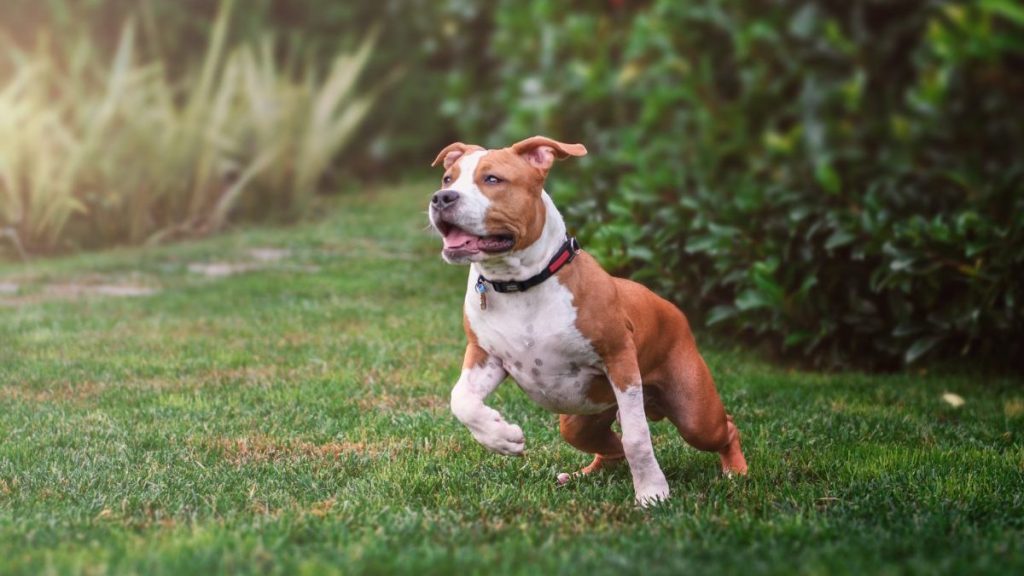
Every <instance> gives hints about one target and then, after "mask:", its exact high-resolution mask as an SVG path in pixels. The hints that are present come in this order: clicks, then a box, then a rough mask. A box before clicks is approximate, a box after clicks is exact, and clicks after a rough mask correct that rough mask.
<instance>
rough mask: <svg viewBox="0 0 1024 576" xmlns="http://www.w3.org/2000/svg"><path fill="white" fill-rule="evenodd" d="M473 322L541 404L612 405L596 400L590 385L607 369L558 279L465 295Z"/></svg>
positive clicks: (595, 408)
mask: <svg viewBox="0 0 1024 576" xmlns="http://www.w3.org/2000/svg"><path fill="white" fill-rule="evenodd" d="M466 314H467V317H468V320H469V324H470V328H472V330H473V332H474V334H476V337H477V340H478V342H479V344H480V346H481V347H482V348H483V349H484V350H486V351H487V353H488V354H490V355H491V356H494V357H497V358H499V359H500V360H501V362H502V365H503V366H504V368H505V371H507V372H508V373H509V375H510V376H512V378H513V379H514V380H515V381H516V383H517V384H519V387H520V388H522V389H523V391H524V392H526V394H527V395H528V396H529V397H530V398H531V399H532V400H533V401H534V402H536V403H537V404H540V405H541V406H543V407H544V408H546V409H548V410H551V411H552V412H558V413H562V414H590V413H596V412H600V411H602V410H605V409H607V408H609V407H610V406H611V405H610V404H607V403H603V402H596V401H594V400H592V399H591V398H590V396H592V395H593V391H592V390H591V386H592V385H593V384H594V381H595V378H596V379H598V380H600V377H601V376H603V375H604V370H603V364H602V361H601V358H600V356H599V355H598V354H597V353H596V352H595V351H594V347H593V346H592V344H591V342H590V340H588V339H587V338H586V337H585V336H584V335H583V334H581V333H580V331H579V329H578V328H577V327H576V316H577V313H576V308H575V307H574V306H573V298H572V293H571V292H570V291H569V290H568V289H567V288H565V287H564V286H562V285H561V284H559V283H558V282H557V280H556V279H551V280H548V281H547V282H545V283H543V284H541V285H540V286H537V287H534V288H533V289H531V290H530V291H529V292H525V293H521V294H495V293H493V292H489V293H488V299H487V309H486V310H482V309H481V308H480V301H479V296H478V295H477V294H476V293H474V292H470V293H469V294H467V297H466Z"/></svg>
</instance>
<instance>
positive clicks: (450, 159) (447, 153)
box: [430, 142, 483, 170]
mask: <svg viewBox="0 0 1024 576" xmlns="http://www.w3.org/2000/svg"><path fill="white" fill-rule="evenodd" d="M470 150H483V148H481V147H480V146H477V145H476V144H463V143H462V142H453V143H451V144H449V145H447V146H445V147H444V150H441V151H440V152H438V153H437V158H434V161H433V162H431V163H430V165H431V166H437V164H438V163H439V162H443V163H444V169H445V170H447V169H449V168H451V167H452V164H455V161H456V160H458V159H459V157H460V156H462V155H463V154H465V153H466V152H468V151H470Z"/></svg>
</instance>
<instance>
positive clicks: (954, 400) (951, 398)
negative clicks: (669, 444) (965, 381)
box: [942, 392, 965, 408]
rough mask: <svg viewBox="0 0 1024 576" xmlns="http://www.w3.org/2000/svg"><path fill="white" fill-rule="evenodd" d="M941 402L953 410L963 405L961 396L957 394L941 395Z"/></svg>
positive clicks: (947, 393)
mask: <svg viewBox="0 0 1024 576" xmlns="http://www.w3.org/2000/svg"><path fill="white" fill-rule="evenodd" d="M942 400H943V401H944V402H945V403H946V404H949V405H950V406H952V407H953V408H959V407H961V406H963V405H964V402H965V401H964V399H963V396H960V395H959V394H953V393H952V392H946V393H945V394H943V395H942Z"/></svg>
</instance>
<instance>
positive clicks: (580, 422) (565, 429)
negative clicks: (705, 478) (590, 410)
mask: <svg viewBox="0 0 1024 576" xmlns="http://www.w3.org/2000/svg"><path fill="white" fill-rule="evenodd" d="M615 413H616V408H611V409H608V410H605V411H604V412H601V413H600V414H588V415H581V414H562V415H560V416H559V418H558V430H559V432H561V434H562V438H564V439H565V441H566V442H568V443H569V444H571V445H572V446H573V447H574V448H576V449H578V450H581V451H583V452H586V453H588V454H593V455H594V461H593V462H591V463H590V465H589V466H586V467H585V468H583V469H581V470H580V471H579V472H577V474H592V473H594V472H597V471H598V470H601V469H602V468H605V467H607V466H608V465H610V464H615V463H618V462H621V461H622V460H623V458H625V454H624V453H623V451H622V441H621V440H620V439H619V435H618V434H616V433H615V432H614V431H613V430H612V423H613V422H615ZM568 477H569V476H568V475H565V476H562V475H559V478H560V479H563V478H564V479H566V480H567V479H568ZM560 481H562V480H560ZM563 483H564V482H563Z"/></svg>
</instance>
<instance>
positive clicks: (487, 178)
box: [484, 174, 504, 184]
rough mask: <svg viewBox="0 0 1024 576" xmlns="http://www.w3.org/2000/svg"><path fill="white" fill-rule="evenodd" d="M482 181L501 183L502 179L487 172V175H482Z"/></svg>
mask: <svg viewBox="0 0 1024 576" xmlns="http://www.w3.org/2000/svg"><path fill="white" fill-rule="evenodd" d="M484 182H486V183H487V184H501V183H502V182H504V180H502V179H501V178H498V177H497V176H495V175H494V174H488V175H487V176H484Z"/></svg>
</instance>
